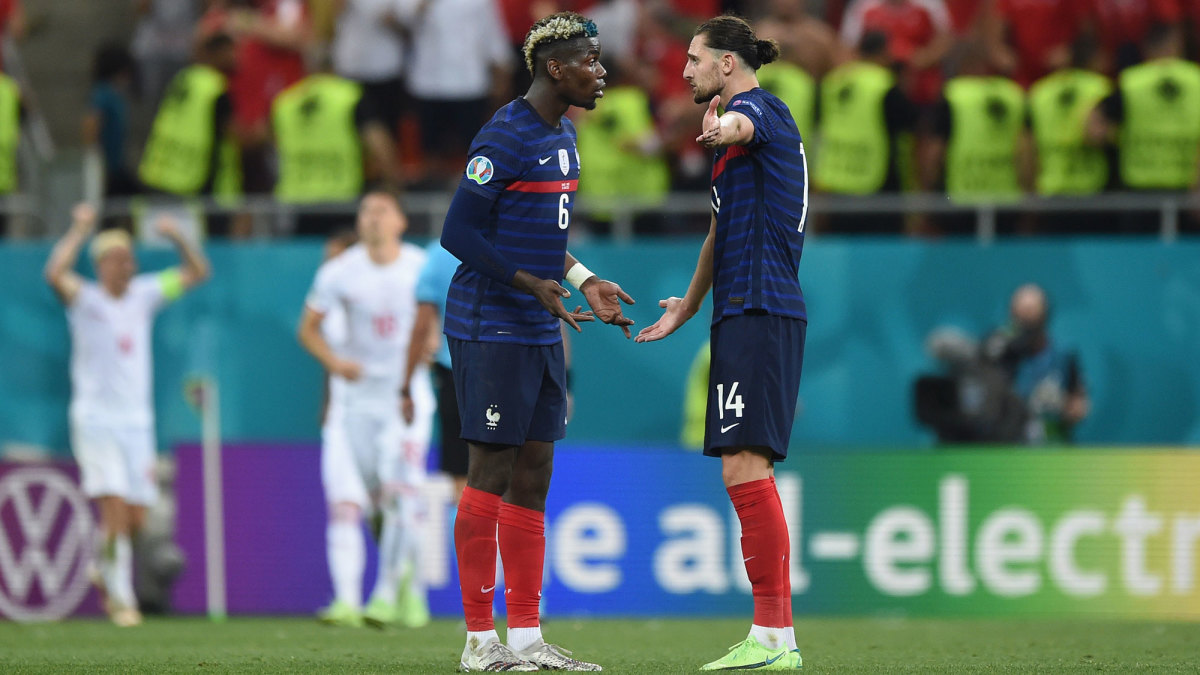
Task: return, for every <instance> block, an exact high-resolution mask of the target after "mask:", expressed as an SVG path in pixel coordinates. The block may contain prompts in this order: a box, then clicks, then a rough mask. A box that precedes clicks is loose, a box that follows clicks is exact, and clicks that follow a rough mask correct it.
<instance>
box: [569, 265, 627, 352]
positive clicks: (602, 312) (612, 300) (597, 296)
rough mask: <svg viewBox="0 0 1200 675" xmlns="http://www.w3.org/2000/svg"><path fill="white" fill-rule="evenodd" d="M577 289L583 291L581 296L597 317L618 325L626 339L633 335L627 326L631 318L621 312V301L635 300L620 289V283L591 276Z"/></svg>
mask: <svg viewBox="0 0 1200 675" xmlns="http://www.w3.org/2000/svg"><path fill="white" fill-rule="evenodd" d="M579 290H580V291H581V292H582V293H583V297H585V298H587V301H588V305H589V306H590V307H591V308H592V311H593V312H594V313H595V315H596V318H597V319H600V320H601V321H603V322H604V323H607V324H610V325H613V326H619V327H620V328H621V330H622V331H623V332H624V333H625V337H626V339H628V338H629V337H631V336H632V335H633V334H632V333H630V332H629V327H630V326H632V325H633V319H630V318H628V317H626V316H625V315H624V314H623V313H622V312H621V303H622V302H624V303H625V304H627V305H632V304H634V302H636V301H635V300H634V299H633V298H631V297H629V294H628V293H626V292H625V291H623V290H621V287H620V285H618V284H617V283H615V282H612V281H605V280H604V279H601V278H599V277H592V278H590V279H588V280H587V281H585V282H583V283H582V284H580V285H579Z"/></svg>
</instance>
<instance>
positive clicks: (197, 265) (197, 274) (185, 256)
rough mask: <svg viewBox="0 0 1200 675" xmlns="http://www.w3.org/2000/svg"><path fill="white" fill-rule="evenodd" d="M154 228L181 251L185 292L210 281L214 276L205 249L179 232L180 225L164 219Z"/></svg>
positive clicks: (181, 276) (166, 218)
mask: <svg viewBox="0 0 1200 675" xmlns="http://www.w3.org/2000/svg"><path fill="white" fill-rule="evenodd" d="M154 227H155V229H156V230H158V233H159V234H161V235H162V236H164V237H166V238H167V239H168V240H169V241H170V242H171V243H172V244H174V245H175V250H177V251H179V259H180V261H182V262H183V269H182V270H180V281H181V282H182V283H183V290H185V291H190V290H191V289H193V288H195V287H197V286H199V285H200V284H202V283H204V282H205V281H208V279H209V277H211V276H212V265H210V264H209V262H208V257H207V256H205V255H204V250H203V249H201V248H200V247H199V246H198V245H197V244H195V243H193V242H191V241H189V240H188V238H187V237H185V236H184V235H183V233H182V232H181V231H180V230H179V224H178V223H176V222H175V221H174V220H173V219H171V218H168V217H163V218H160V219H159V220H158V222H157V223H155V226H154Z"/></svg>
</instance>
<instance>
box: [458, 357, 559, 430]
mask: <svg viewBox="0 0 1200 675" xmlns="http://www.w3.org/2000/svg"><path fill="white" fill-rule="evenodd" d="M447 342H448V343H449V345H450V362H451V364H452V365H453V366H454V389H455V392H456V393H457V394H458V414H459V417H460V419H461V421H462V437H463V438H464V439H466V440H468V441H473V442H475V443H490V444H495V445H504V446H510V447H512V446H519V445H522V444H524V443H525V441H547V442H554V441H557V440H561V439H562V438H563V437H565V436H566V435H567V367H566V361H565V360H564V358H563V346H562V343H561V342H559V343H558V344H553V345H545V346H532V345H516V344H509V343H505V342H474V341H471V340H459V339H456V338H447Z"/></svg>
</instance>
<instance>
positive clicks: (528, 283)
mask: <svg viewBox="0 0 1200 675" xmlns="http://www.w3.org/2000/svg"><path fill="white" fill-rule="evenodd" d="M512 285H513V288H516V289H519V290H522V291H525V292H526V293H528V294H530V295H532V296H533V297H535V298H537V301H538V302H539V303H541V305H542V307H545V308H546V311H547V312H550V313H551V314H553V315H554V316H557V317H558V318H560V319H562V320H563V321H566V322H567V325H568V326H570V327H571V328H574V329H575V332H577V333H582V332H583V329H582V328H580V327H579V321H580V320H583V321H591V320H592V319H591V318H586V319H580V318H578V317H582V316H583V314H582V313H580V314H578V315H576V314H575V313H572V312H568V311H567V308H566V307H563V304H562V298H569V297H571V291H568V290H567V289H565V288H563V287H562V286H561V285H560V284H559V283H558V282H557V281H555V280H553V279H541V278H539V277H535V276H533V275H532V274H530V273H529V272H526V271H525V270H517V275H516V276H515V277H513V280H512ZM580 309H583V307H580ZM587 314H588V316H589V317H590V315H591V313H590V312H588V313H587Z"/></svg>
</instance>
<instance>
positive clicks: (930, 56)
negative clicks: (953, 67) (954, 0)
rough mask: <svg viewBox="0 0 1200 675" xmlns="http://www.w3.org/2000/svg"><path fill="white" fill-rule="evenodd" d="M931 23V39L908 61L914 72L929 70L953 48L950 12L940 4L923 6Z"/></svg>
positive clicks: (932, 3) (933, 3)
mask: <svg viewBox="0 0 1200 675" xmlns="http://www.w3.org/2000/svg"><path fill="white" fill-rule="evenodd" d="M925 8H926V9H927V10H928V11H929V16H930V18H931V19H932V21H933V30H934V34H933V39H931V40H930V41H929V42H927V43H925V45H923V46H922V47H921V48H920V49H917V50H915V51H914V52H913V53H912V56H910V57H909V59H908V65H910V66H912V67H913V68H914V69H916V70H924V69H926V68H931V67H933V66H936V65H938V64H939V63H941V62H942V59H944V58H946V54H947V53H949V51H950V48H951V47H953V46H954V33H953V26H951V24H950V12H949V11H948V10H947V9H946V5H945V4H943V3H940V2H930V3H926V4H925Z"/></svg>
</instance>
